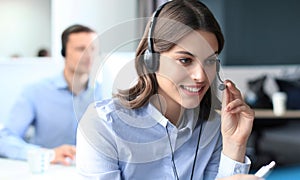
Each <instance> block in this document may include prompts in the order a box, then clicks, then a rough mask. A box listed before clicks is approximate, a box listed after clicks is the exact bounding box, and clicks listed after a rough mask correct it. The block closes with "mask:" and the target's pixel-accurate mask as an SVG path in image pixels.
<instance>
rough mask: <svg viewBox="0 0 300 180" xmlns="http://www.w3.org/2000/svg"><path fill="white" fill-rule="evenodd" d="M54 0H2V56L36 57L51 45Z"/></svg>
mask: <svg viewBox="0 0 300 180" xmlns="http://www.w3.org/2000/svg"><path fill="white" fill-rule="evenodd" d="M50 5H51V0H43V1H40V0H1V1H0V19H1V24H0V29H1V33H0V40H1V42H5V43H1V44H0V57H10V56H12V55H17V56H21V57H34V56H36V52H37V51H38V50H39V49H40V48H42V47H43V48H47V49H50V47H51V44H50V42H51V8H50V7H51V6H50Z"/></svg>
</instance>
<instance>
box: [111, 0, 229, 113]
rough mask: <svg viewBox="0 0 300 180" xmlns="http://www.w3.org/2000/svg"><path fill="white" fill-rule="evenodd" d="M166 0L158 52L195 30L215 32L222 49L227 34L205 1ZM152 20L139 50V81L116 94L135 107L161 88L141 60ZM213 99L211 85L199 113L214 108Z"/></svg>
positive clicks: (157, 29) (158, 28) (155, 36)
mask: <svg viewBox="0 0 300 180" xmlns="http://www.w3.org/2000/svg"><path fill="white" fill-rule="evenodd" d="M167 3H168V4H166V5H165V6H164V7H163V9H162V10H161V12H160V14H159V16H158V18H157V22H156V25H155V28H154V30H153V36H152V38H153V39H154V49H155V52H157V53H162V52H166V51H168V50H170V49H171V48H172V47H173V46H174V45H176V42H178V41H179V40H180V39H181V38H183V37H184V36H186V35H187V34H189V33H191V32H192V31H193V30H203V31H207V32H211V33H213V34H215V36H216V38H217V41H218V53H220V52H221V51H222V49H223V45H224V37H223V34H222V32H221V28H220V26H219V24H218V22H217V21H216V19H215V17H214V16H213V14H212V13H211V11H210V10H209V9H208V8H207V7H206V5H204V4H203V3H201V2H199V1H196V0H173V1H170V2H167ZM149 22H150V21H149ZM149 22H148V25H147V27H146V29H145V32H144V35H143V37H142V39H141V41H140V43H139V46H138V48H137V50H136V56H135V68H136V71H137V74H138V80H137V83H136V84H135V85H134V86H133V87H131V88H129V89H127V90H119V91H118V93H117V94H116V97H118V98H119V99H120V101H121V102H122V104H123V105H125V106H127V107H129V108H132V109H135V108H139V107H141V106H143V105H144V104H146V103H147V102H148V101H149V99H150V97H151V96H152V95H154V94H156V93H157V88H158V87H157V86H158V84H157V80H156V75H155V73H149V72H148V71H147V68H146V67H145V64H144V61H143V60H142V59H143V54H144V53H145V51H146V50H147V48H148V42H147V38H148V31H149ZM186 27H188V28H186ZM212 99H214V97H212V93H211V88H210V89H209V90H208V91H207V93H206V94H205V96H204V97H203V99H202V101H201V104H200V109H201V110H200V114H203V113H204V114H209V112H208V113H207V110H208V111H210V109H211V105H212ZM201 106H202V107H204V108H201ZM207 108H209V109H207ZM204 109H205V110H204ZM201 111H202V112H201ZM206 116H208V115H206Z"/></svg>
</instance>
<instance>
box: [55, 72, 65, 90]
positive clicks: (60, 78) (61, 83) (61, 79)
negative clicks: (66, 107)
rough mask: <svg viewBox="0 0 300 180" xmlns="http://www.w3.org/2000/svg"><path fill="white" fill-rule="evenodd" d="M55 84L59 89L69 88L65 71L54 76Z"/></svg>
mask: <svg viewBox="0 0 300 180" xmlns="http://www.w3.org/2000/svg"><path fill="white" fill-rule="evenodd" d="M53 84H54V86H56V87H57V89H69V87H68V83H67V81H66V79H65V76H64V72H61V73H59V74H58V75H56V76H55V77H54V81H53Z"/></svg>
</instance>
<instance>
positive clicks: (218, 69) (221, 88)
mask: <svg viewBox="0 0 300 180" xmlns="http://www.w3.org/2000/svg"><path fill="white" fill-rule="evenodd" d="M219 72H220V60H219V59H218V61H217V78H218V80H219V81H220V82H221V84H220V85H219V87H218V89H219V90H220V91H223V90H224V89H226V85H225V84H224V81H223V80H222V79H221V77H220V73H219Z"/></svg>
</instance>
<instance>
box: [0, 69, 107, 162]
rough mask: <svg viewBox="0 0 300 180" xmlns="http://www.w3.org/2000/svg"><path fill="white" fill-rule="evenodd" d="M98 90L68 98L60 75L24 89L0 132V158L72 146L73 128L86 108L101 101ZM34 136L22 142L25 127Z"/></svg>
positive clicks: (16, 157)
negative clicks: (32, 131) (30, 150)
mask: <svg viewBox="0 0 300 180" xmlns="http://www.w3.org/2000/svg"><path fill="white" fill-rule="evenodd" d="M100 89H101V87H100V86H94V85H89V86H88V87H87V89H85V90H84V91H83V92H81V93H80V94H78V95H74V94H72V92H71V91H70V90H69V87H68V84H67V82H66V80H65V78H64V75H63V73H61V74H59V75H58V76H55V77H51V78H48V79H44V80H41V81H40V82H38V83H35V84H32V85H30V86H28V87H26V88H25V89H24V90H23V91H22V93H21V95H20V96H19V98H17V101H16V102H15V104H14V106H13V107H12V110H11V113H10V118H9V119H8V120H6V124H5V125H4V128H3V129H2V130H1V131H0V144H1V146H0V156H4V157H9V158H13V159H26V154H27V150H28V149H31V148H36V147H43V148H54V147H57V146H60V145H63V144H71V145H75V142H76V128H77V124H78V120H80V118H81V116H82V115H83V113H84V111H85V110H86V108H87V106H88V104H90V103H91V102H93V101H95V100H99V99H101V97H100V96H101V95H100V94H101V92H100ZM31 126H32V127H34V135H33V136H32V138H31V139H30V140H29V143H27V142H26V141H25V138H26V137H25V136H26V132H27V130H28V128H29V127H31Z"/></svg>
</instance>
